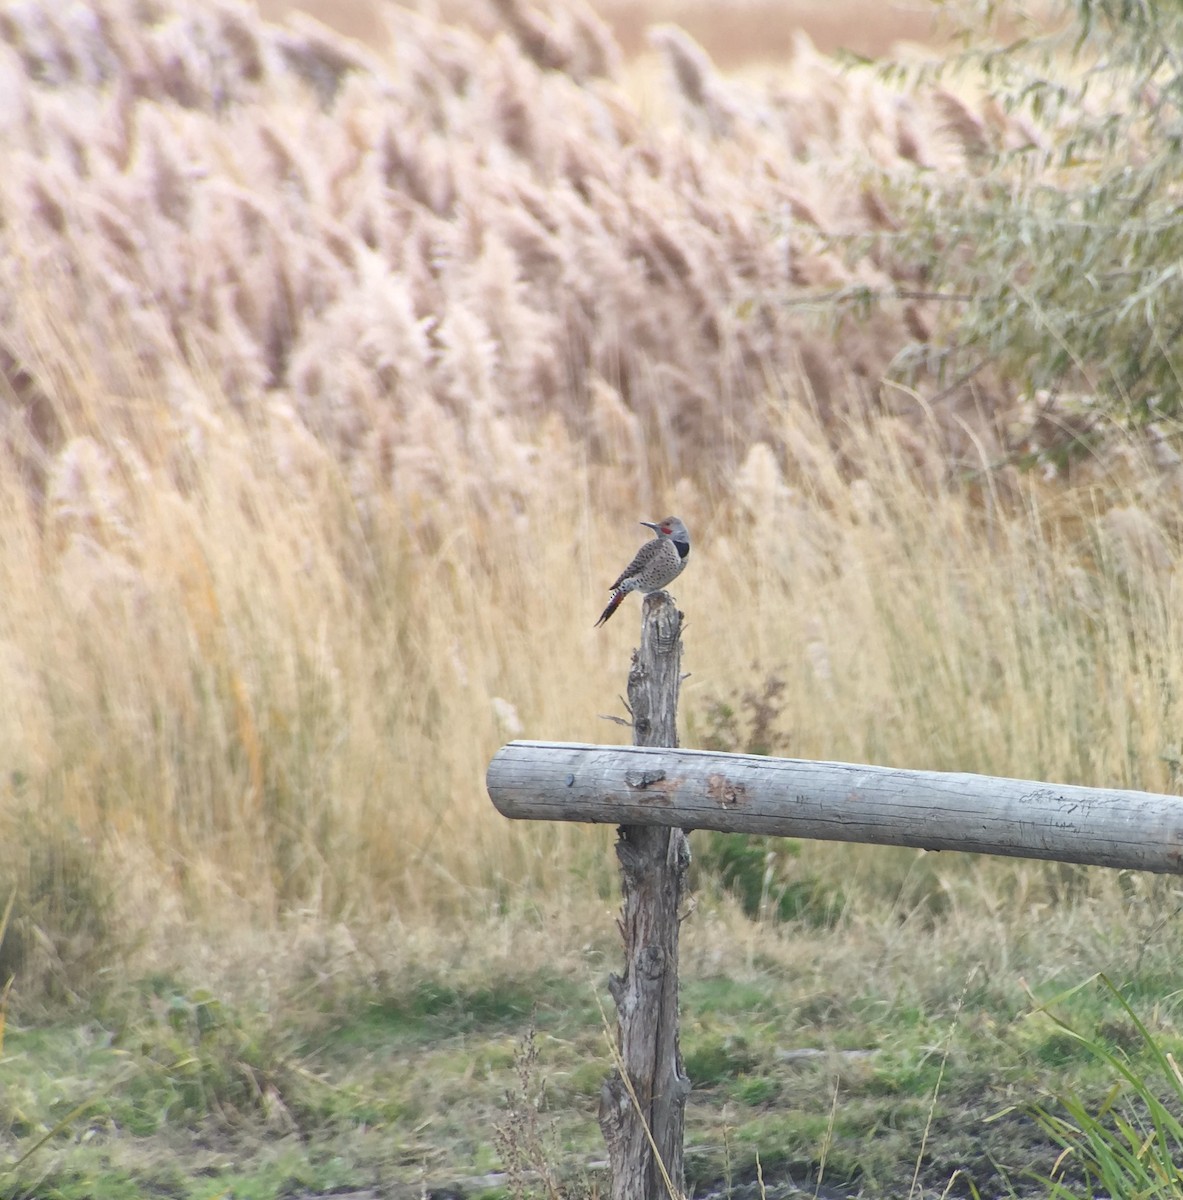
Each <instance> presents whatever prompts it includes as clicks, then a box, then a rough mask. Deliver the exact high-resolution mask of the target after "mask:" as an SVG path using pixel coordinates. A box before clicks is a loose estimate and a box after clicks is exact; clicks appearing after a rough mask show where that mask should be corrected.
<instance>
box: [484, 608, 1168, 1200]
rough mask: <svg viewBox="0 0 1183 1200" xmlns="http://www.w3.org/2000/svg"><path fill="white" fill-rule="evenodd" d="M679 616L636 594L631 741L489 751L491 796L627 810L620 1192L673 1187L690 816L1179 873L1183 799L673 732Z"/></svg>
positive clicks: (616, 1158) (622, 854) (552, 808)
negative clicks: (752, 751)
mask: <svg viewBox="0 0 1183 1200" xmlns="http://www.w3.org/2000/svg"><path fill="white" fill-rule="evenodd" d="M681 621H682V614H681V613H680V612H678V610H677V608H676V607H675V605H674V604H673V602H672V601H671V600H670V598H669V597H668V596H666V595H665V593H663V592H659V593H656V594H655V595H652V596H649V597H646V600H645V604H644V609H643V618H642V637H641V648H640V650H639V651H637V652H635V653H634V656H633V664H632V669H631V671H630V673H629V706H630V708H631V710H632V715H633V740H634V743H635V744H634V745H633V746H602V745H589V744H579V743H567V742H529V741H518V742H511V743H510V744H509V745H507V746H504V747H502V748H501V750H499V751H498V752H497V754H496V755H495V756H494V758H493V760H492V762H491V763H490V764H489V769H488V774H487V779H486V783H487V787H488V790H489V796H490V798H491V799H492V801H493V803H494V805H495V806H496V807H497V809H498V811H499V812H501V813H502V814H504V815H505V816H507V817H511V818H514V819H519V820H530V821H580V822H593V823H607V824H615V825H618V826H620V831H619V838H618V842H617V848H616V852H617V856H618V858H619V859H620V864H621V872H622V882H623V892H624V907H623V912H622V917H621V931H622V933H623V935H624V942H625V971H624V973H623V974H622V975H620V976H613V977H612V978H611V980H610V981H609V990H610V991H611V993H612V997H613V999H614V1000H615V1002H616V1008H617V1018H618V1044H619V1049H620V1056H621V1062H622V1063H623V1065H624V1068H625V1072H624V1075H623V1076H622V1074H621V1073H620V1072H619V1071H618V1072H615V1073H614V1074H613V1076H612V1077H610V1078H609V1080H608V1081H607V1082H606V1083H605V1085H604V1089H603V1092H602V1094H601V1103H600V1125H601V1128H602V1129H603V1132H604V1136H605V1140H606V1141H607V1144H608V1154H609V1164H610V1167H611V1171H612V1196H613V1200H658V1197H661V1196H669V1197H675V1198H676V1197H680V1196H681V1195H682V1193H683V1170H682V1162H683V1156H682V1155H683V1151H682V1140H683V1129H684V1122H683V1113H684V1109H685V1103H686V1095H687V1093H688V1092H689V1088H690V1084H689V1080H688V1079H687V1078H686V1075H685V1072H684V1071H683V1069H682V1060H681V1054H680V1051H679V1047H678V1009H677V988H678V981H677V964H678V925H679V920H680V909H681V903H682V896H683V888H684V883H685V874H686V868H687V866H688V865H689V861H690V856H689V849H688V843H687V840H686V837H685V833H684V832H683V831H685V830H690V829H714V830H720V831H723V832H727V833H752V834H776V835H780V836H784V837H794V838H817V839H822V840H827V841H845V842H868V843H872V844H875V845H884V846H916V847H922V848H924V849H928V850H959V851H971V852H976V853H982V854H1002V855H1011V856H1017V857H1022V858H1041V859H1051V860H1054V861H1056V862H1070V863H1091V864H1097V865H1101V866H1106V867H1117V868H1127V869H1135V870H1141V871H1158V872H1167V873H1172V874H1183V798H1180V797H1178V796H1161V795H1156V794H1153V793H1150V792H1134V791H1118V790H1113V789H1107V788H1086V787H1076V786H1071V785H1067V784H1055V783H1041V782H1037V781H1032V780H1023V779H1003V778H994V777H991V776H987V775H970V774H962V773H944V772H937V771H908V770H897V769H893V768H887V767H876V766H861V765H857V764H853V763H840V762H814V761H810V760H805V759H785V758H765V757H759V756H755V755H744V754H716V753H710V752H705V751H700V750H679V749H677V748H676V744H677V737H676V710H677V696H678V687H679V684H680V681H681V675H680V663H681Z"/></svg>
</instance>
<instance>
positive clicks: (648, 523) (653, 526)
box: [638, 521, 661, 533]
mask: <svg viewBox="0 0 1183 1200" xmlns="http://www.w3.org/2000/svg"><path fill="white" fill-rule="evenodd" d="M638 524H640V525H644V526H645V527H646V528H648V529H652V530H653V532H654V533H656V532H657V531H658V530H659V529H660V528H661V522H660V521H640V522H638Z"/></svg>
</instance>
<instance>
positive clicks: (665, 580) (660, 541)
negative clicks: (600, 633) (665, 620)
mask: <svg viewBox="0 0 1183 1200" xmlns="http://www.w3.org/2000/svg"><path fill="white" fill-rule="evenodd" d="M641 524H642V525H645V526H647V527H648V528H649V529H652V530H653V532H654V533H656V534H657V536H656V537H655V538H654V539H653V540H652V541H651V542H646V543H645V544H644V545H643V546H642V547H641V548H640V550H638V551H637V556H636V558H634V559H633V561H632V562H631V563H629V565H628V566H627V567H625V568H624V570H623V571H621V572H620V578H619V579H617V581H616V582H615V583H614V584H613V585H612V599H611V600H609V601H608V607H607V608H606V609H604V611H603V612H602V613H601V614H600V619H599V620H598V621H597V622H596V625H597V627H598V626H600V625H603V623H604V622H605V621H606V620H607V619H608V618H609V617H610V616H611V615H612V614H613V613H614V612H615V611H616V610H617V609H618V608H619V607H620V602H621V601H622V600H623V599H624V598H625V596H627V595H628V594H629V592H642V593H644V594H645V595H648V594H649V593H650V592H660V591H661V589H662V588H663V587H665V586H666V585H667V584H670V583H673V581H674V580H675V579H677V578H678V576H679V575H681V574H682V572H683V571H684V570H685V569H686V564H687V563H688V562H689V561H690V534H689V533H688V532H687V531H686V526H685V525H683V524H682V522H681V521H680V520H679V519H678V518H677V517H666V519H665V520H664V521H642V522H641Z"/></svg>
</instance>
